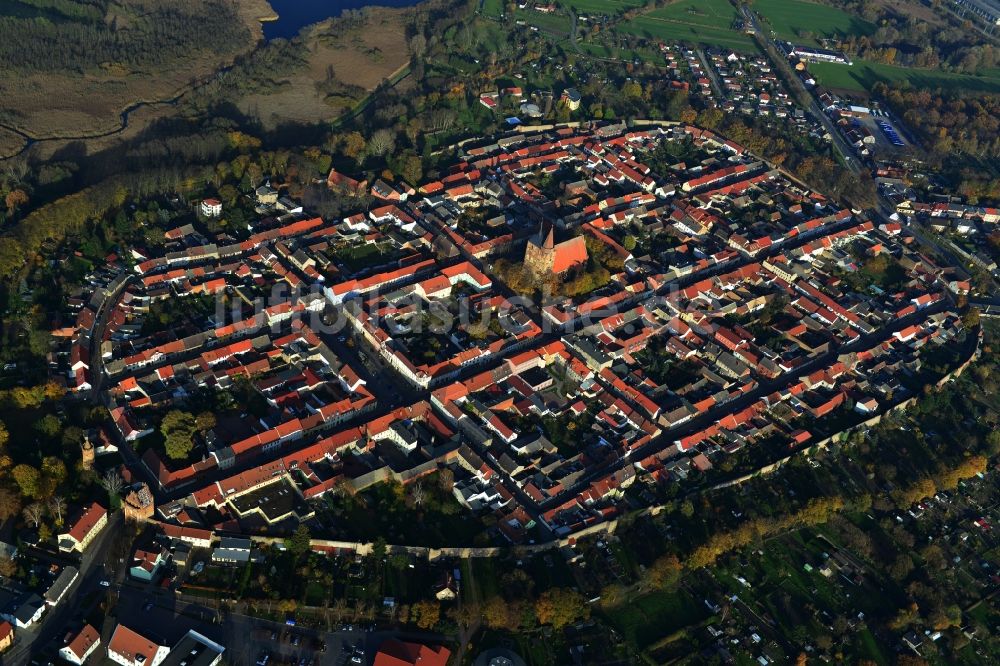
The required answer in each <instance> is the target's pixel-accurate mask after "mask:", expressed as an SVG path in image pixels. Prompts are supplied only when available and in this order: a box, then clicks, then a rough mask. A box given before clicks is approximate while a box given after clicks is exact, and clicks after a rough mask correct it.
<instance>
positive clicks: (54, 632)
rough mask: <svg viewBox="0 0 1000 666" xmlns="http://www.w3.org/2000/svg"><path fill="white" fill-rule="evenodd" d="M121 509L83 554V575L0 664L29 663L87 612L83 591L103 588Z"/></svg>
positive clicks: (119, 526) (21, 634)
mask: <svg viewBox="0 0 1000 666" xmlns="http://www.w3.org/2000/svg"><path fill="white" fill-rule="evenodd" d="M123 522H124V521H123V520H122V512H121V511H116V512H115V513H113V514H111V516H110V517H109V518H108V524H107V525H106V526H105V527H104V529H103V530H101V532H100V534H98V535H97V537H96V538H95V539H94V541H93V542H91V544H90V547H89V548H87V551H86V552H85V553H84V554H83V557H82V558H81V560H80V563H79V564H78V565H76V566H77V568H78V569H79V570H80V575H79V576H78V577H77V579H76V580H75V581H74V582H73V584H72V585H70V588H69V590H68V591H67V592H66V595H65V596H64V597H63V599H62V601H60V602H59V604H57V605H56V607H55V608H53V609H50V610H48V611H46V613H45V615H44V616H42V620H41V622H40V626H38V627H37V628H33V629H32V630H30V631H18V632H17V640H16V642H15V644H14V646H13V647H12V648H11V649H10V650H9V651H7V652H5V653H4V654H3V655H0V665H4V666H6V665H7V664H11V665H12V666H14V665H18V664H24V663H27V661H28V658H29V656H30V655H32V654H35V653H36V652H38V651H39V650H44V649H46V648H49V647H51V646H52V645H54V644H56V643H57V642H58V641H61V640H62V637H63V635H64V634H65V632H66V630H67V628H68V625H69V623H70V622H71V621H75V620H78V619H81V618H82V617H83V616H84V615H85V611H84V609H82V608H81V600H82V597H83V595H85V594H87V593H88V592H92V591H93V590H98V589H103V588H101V587H100V586H99V585H98V581H99V580H101V579H102V578H104V575H105V573H104V568H103V566H102V565H103V563H104V561H105V558H106V556H107V552H108V547H109V546H110V545H111V543H112V542H113V541H114V539H115V538H116V537H117V535H118V533H119V532H120V531H121V529H122V525H123Z"/></svg>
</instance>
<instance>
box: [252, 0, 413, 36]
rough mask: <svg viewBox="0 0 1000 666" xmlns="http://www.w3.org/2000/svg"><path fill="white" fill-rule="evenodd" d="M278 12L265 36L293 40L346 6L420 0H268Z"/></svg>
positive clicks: (405, 3)
mask: <svg viewBox="0 0 1000 666" xmlns="http://www.w3.org/2000/svg"><path fill="white" fill-rule="evenodd" d="M268 2H269V4H270V5H271V7H272V8H273V9H274V11H275V13H276V14H277V15H278V20H277V21H266V22H264V39H268V40H271V39H275V38H276V37H282V38H284V39H291V38H292V37H294V36H295V35H297V34H299V31H300V30H302V28H304V27H306V26H307V25H312V24H313V23H317V22H319V21H322V20H324V19H328V18H330V17H331V16H339V15H340V12H342V11H343V10H345V9H358V8H360V7H365V6H368V5H373V4H374V5H379V6H383V7H408V6H410V5H415V4H417V0H378V2H374V3H373V2H366V0H268Z"/></svg>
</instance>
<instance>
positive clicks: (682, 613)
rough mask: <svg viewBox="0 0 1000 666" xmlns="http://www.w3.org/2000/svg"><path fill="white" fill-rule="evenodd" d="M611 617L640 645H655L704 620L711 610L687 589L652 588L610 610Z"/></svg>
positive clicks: (634, 642) (628, 638) (609, 619)
mask: <svg viewBox="0 0 1000 666" xmlns="http://www.w3.org/2000/svg"><path fill="white" fill-rule="evenodd" d="M606 615H607V619H608V621H609V622H610V623H611V624H612V625H614V626H615V627H616V628H617V629H618V630H619V631H620V632H621V633H622V635H623V636H625V638H626V639H627V640H629V641H630V642H632V643H633V644H634V645H637V646H639V647H646V646H648V645H652V644H653V643H655V642H656V641H657V640H659V639H661V638H663V637H665V636H669V635H670V634H673V633H674V632H676V631H677V630H679V629H682V628H683V627H686V626H689V625H691V624H695V623H697V622H701V621H702V620H704V619H705V618H706V617H707V616H708V611H707V610H706V609H705V606H704V605H703V604H702V603H701V601H700V600H698V599H694V598H692V597H691V596H690V595H688V594H686V593H685V592H681V591H677V592H662V591H658V592H651V593H650V594H647V595H644V596H641V597H639V598H638V599H635V600H632V601H629V602H626V603H624V604H622V605H621V606H619V607H617V608H614V609H612V610H610V611H607V612H606Z"/></svg>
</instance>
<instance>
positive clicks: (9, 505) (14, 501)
mask: <svg viewBox="0 0 1000 666" xmlns="http://www.w3.org/2000/svg"><path fill="white" fill-rule="evenodd" d="M20 511H21V498H20V497H19V496H18V494H17V493H15V492H14V491H12V490H10V489H9V488H0V523H2V522H4V521H5V520H7V519H8V518H12V517H14V516H16V515H17V514H18V513H20Z"/></svg>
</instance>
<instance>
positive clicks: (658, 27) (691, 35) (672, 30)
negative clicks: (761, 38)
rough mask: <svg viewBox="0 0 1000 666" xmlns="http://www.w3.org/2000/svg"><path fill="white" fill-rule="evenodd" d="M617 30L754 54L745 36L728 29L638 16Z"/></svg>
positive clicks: (753, 49) (752, 41)
mask: <svg viewBox="0 0 1000 666" xmlns="http://www.w3.org/2000/svg"><path fill="white" fill-rule="evenodd" d="M619 29H620V30H624V31H625V32H628V33H631V34H634V35H639V36H640V37H645V38H646V39H656V40H660V41H663V42H667V43H677V42H680V43H684V44H705V45H707V46H717V47H719V48H724V49H733V50H734V51H741V52H744V53H752V52H755V51H757V50H758V48H757V43H756V42H755V41H754V40H753V38H752V37H750V36H749V35H745V34H743V33H741V32H737V31H736V30H731V29H729V28H728V27H721V28H716V27H711V26H705V25H696V24H694V23H682V22H678V21H668V20H663V19H657V18H652V17H650V16H640V17H639V18H637V19H634V20H632V21H629V22H628V23H624V24H622V25H621V26H619Z"/></svg>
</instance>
